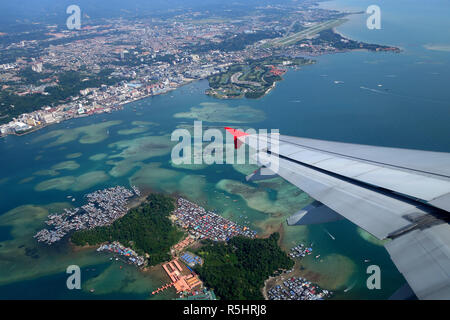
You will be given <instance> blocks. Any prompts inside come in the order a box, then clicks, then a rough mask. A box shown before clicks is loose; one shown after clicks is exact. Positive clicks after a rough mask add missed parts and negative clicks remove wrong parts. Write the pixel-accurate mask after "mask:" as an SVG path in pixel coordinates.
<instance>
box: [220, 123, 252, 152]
mask: <svg viewBox="0 0 450 320" xmlns="http://www.w3.org/2000/svg"><path fill="white" fill-rule="evenodd" d="M225 130H227V131H228V132H229V133H231V134H232V135H233V137H234V148H235V149H238V148H239V147H240V146H241V145H242V142H241V141H240V140H238V138H239V137H243V136H248V133H245V132H244V131H240V130H236V129H233V128H230V127H225Z"/></svg>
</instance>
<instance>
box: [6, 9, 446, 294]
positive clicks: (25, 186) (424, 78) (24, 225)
mask: <svg viewBox="0 0 450 320" xmlns="http://www.w3.org/2000/svg"><path fill="white" fill-rule="evenodd" d="M400 2H401V1H400ZM438 2H439V1H436V3H438ZM361 3H362V4H361ZM413 3H414V6H413V7H412V9H411V8H410V11H409V13H405V12H404V11H403V9H402V8H403V7H402V6H401V5H398V6H397V5H395V6H393V5H392V4H390V2H386V4H385V5H386V9H385V10H384V9H383V3H382V5H381V8H382V10H383V12H384V11H386V14H385V15H383V16H384V17H385V18H383V19H385V20H386V21H385V20H383V21H384V22H383V30H378V31H369V30H367V29H365V28H363V27H361V25H363V26H364V24H365V17H364V16H353V17H352V18H351V20H350V21H349V22H348V23H346V24H344V25H343V26H341V27H339V31H340V32H342V33H344V34H346V35H349V36H352V37H354V38H356V39H359V40H365V41H370V42H377V43H382V44H385V43H387V44H391V45H400V46H401V47H402V48H403V50H404V51H403V52H402V53H401V54H385V53H368V52H351V53H343V54H336V55H328V56H323V57H319V58H317V63H316V64H315V65H312V66H307V67H305V68H302V69H301V70H299V71H290V72H289V73H288V74H287V75H286V76H285V79H284V81H282V82H280V83H278V84H277V87H276V88H275V89H274V90H273V91H272V92H271V93H270V94H269V95H267V96H266V97H264V98H262V99H259V100H233V101H218V100H214V99H212V98H210V97H207V96H205V95H204V94H203V92H204V90H205V89H206V87H207V83H206V82H204V81H202V82H197V83H193V84H190V85H188V86H185V87H183V88H180V89H179V90H176V91H175V92H172V93H169V94H167V95H163V96H158V97H153V98H149V99H145V100H141V101H138V102H135V103H132V104H130V105H128V106H126V108H125V109H124V110H122V111H119V112H116V113H113V114H110V115H100V116H94V117H89V118H82V119H77V120H73V121H69V122H64V123H61V124H58V125H54V126H51V127H48V128H45V129H43V130H40V131H38V132H35V133H33V134H30V135H26V136H23V137H12V136H11V137H7V138H5V139H1V140H0V154H1V155H2V156H1V157H0V298H58V299H59V298H67V299H71V298H100V299H102V298H110V299H117V298H123V299H128V298H130V299H145V298H149V297H150V296H149V292H151V291H152V290H154V289H155V288H157V287H159V286H160V285H161V284H163V283H164V282H166V281H167V279H166V278H165V275H164V274H162V273H161V272H153V273H142V272H138V271H137V270H136V269H134V268H133V267H128V266H125V267H124V268H123V269H120V268H119V267H120V265H121V264H120V263H118V262H111V261H110V260H109V256H108V255H99V254H97V253H95V252H93V251H92V250H84V251H78V252H74V251H73V250H72V249H71V248H70V247H69V246H68V245H67V244H66V243H61V244H59V245H57V246H55V247H50V248H47V247H46V246H42V245H38V244H36V243H35V242H34V240H33V239H32V235H33V234H34V233H35V232H36V231H37V230H39V229H40V228H42V227H43V221H44V220H45V216H46V215H47V214H48V213H49V212H57V211H58V210H60V209H61V208H62V207H66V206H70V205H75V206H77V205H79V204H81V203H82V202H83V201H82V195H83V194H85V193H88V192H90V191H92V190H96V189H99V188H103V187H108V186H113V185H117V184H121V185H125V186H128V185H129V184H130V183H133V184H137V185H139V186H140V187H141V188H143V189H146V190H154V191H159V192H166V193H172V194H181V195H183V196H185V197H188V198H189V199H191V200H194V201H197V202H199V203H201V204H203V205H205V206H207V207H208V208H211V209H216V210H217V211H218V212H219V213H221V214H223V215H224V216H226V217H227V218H230V219H233V220H235V221H237V222H240V223H244V221H245V220H247V221H248V222H249V224H250V225H251V227H253V228H255V229H257V230H258V231H260V232H265V231H273V230H277V229H279V227H280V224H281V225H283V230H284V239H283V246H284V247H286V248H289V247H291V246H293V245H294V244H296V243H298V242H299V241H302V242H306V243H313V248H314V255H316V254H320V255H321V259H317V260H316V259H314V258H313V257H310V258H308V259H306V260H305V261H304V266H305V268H306V271H305V272H306V273H307V275H308V276H310V277H311V278H313V279H315V280H317V281H318V282H319V283H320V284H321V285H323V286H324V287H326V288H331V289H335V290H336V292H337V295H336V297H337V298H345V299H347V298H348V299H353V298H355V299H357V298H360V299H361V298H362V299H378V298H387V297H389V296H390V295H391V294H392V293H393V292H394V291H395V290H396V289H397V288H398V287H399V286H401V285H402V284H403V283H404V279H403V278H402V276H401V275H400V274H399V273H398V271H397V270H396V269H395V266H394V265H393V264H392V262H391V261H390V259H389V257H388V255H387V253H386V251H385V250H384V248H383V247H382V246H380V245H379V243H374V241H373V239H371V238H368V237H367V235H366V234H363V233H361V232H360V231H358V229H357V228H356V227H355V226H354V225H353V224H351V223H349V222H347V221H340V222H336V223H331V224H326V225H320V226H312V227H308V228H306V227H287V226H286V225H285V223H284V220H285V218H286V217H287V216H289V214H292V213H294V212H295V210H298V209H299V208H301V206H304V205H306V204H308V203H309V202H310V201H311V199H309V198H308V197H307V196H306V195H305V194H303V193H301V192H300V191H298V190H297V189H296V188H295V187H292V186H290V185H289V184H287V183H285V182H283V181H282V180H281V179H277V180H274V181H269V182H264V183H259V184H255V183H251V184H248V183H245V182H244V181H245V179H244V174H243V173H242V171H246V172H248V171H251V170H252V168H249V167H242V166H239V167H233V166H225V165H215V166H209V167H203V166H199V167H183V168H181V167H173V166H172V165H171V164H170V163H169V159H170V150H171V146H172V144H171V143H170V141H169V136H168V135H169V134H170V133H171V132H172V131H173V130H174V129H175V128H176V127H177V126H180V125H181V126H190V125H192V123H193V120H194V119H190V118H175V117H174V115H175V114H179V113H185V112H187V111H189V110H190V108H191V107H201V108H202V110H203V111H209V110H211V108H212V109H215V110H218V109H220V110H222V111H221V114H220V115H219V119H221V121H220V122H207V121H205V122H204V126H219V127H223V126H224V125H229V124H230V120H236V114H237V115H238V117H237V118H238V119H239V114H240V113H239V112H241V115H242V118H243V119H247V120H245V121H250V122H247V123H239V124H238V125H237V126H239V125H241V126H245V127H254V128H268V129H271V128H278V129H280V132H281V133H282V134H288V135H296V136H303V137H311V138H319V139H329V140H337V141H346V142H355V143H364V144H374V145H384V146H394V147H404V148H419V149H426V150H435V151H446V152H450V143H449V140H448V137H449V133H450V129H449V127H448V120H449V118H450V117H449V116H450V106H449V101H450V92H449V91H448V89H447V84H448V75H449V74H450V54H449V52H446V51H442V50H441V49H440V51H437V50H435V49H433V50H429V49H427V48H426V47H424V45H427V44H436V43H439V44H441V45H443V44H445V43H447V44H450V40H449V39H448V35H447V33H446V32H444V31H443V30H444V27H446V26H439V27H441V29H439V30H440V34H441V36H440V37H439V36H437V35H436V34H439V33H438V32H433V33H432V32H431V31H435V30H436V28H437V27H438V25H437V22H436V21H446V20H445V17H444V16H443V13H442V12H441V10H439V9H438V8H437V7H435V8H434V9H433V8H431V9H430V8H429V7H427V8H428V9H427V10H428V11H430V12H429V15H428V16H427V17H429V19H430V20H432V21H433V23H431V24H429V25H426V26H424V28H423V29H422V28H418V27H417V26H415V25H414V26H412V27H411V26H409V25H408V23H407V22H408V21H409V19H410V17H411V15H412V16H414V12H415V13H416V14H417V16H419V15H418V13H419V12H420V10H421V8H422V5H420V4H419V2H413ZM439 3H441V2H439ZM338 4H339V5H341V6H344V7H352V8H357V9H359V10H361V8H365V7H367V6H365V5H364V2H359V1H358V2H356V1H339V3H338ZM322 5H327V6H336V5H337V3H336V2H332V3H327V4H322ZM396 12H397V13H398V14H397V13H396ZM447 12H448V11H447ZM420 18H421V19H422V20H423V19H425V17H424V15H420ZM402 21H403V22H402ZM419 22H421V21H420V19H419ZM443 23H444V22H443ZM445 23H447V22H445ZM447 27H448V26H447ZM427 28H428V29H427ZM430 28H431V29H430ZM408 30H410V32H408ZM411 30H413V31H414V32H415V33H413V32H412V31H411ZM446 30H448V28H447V29H446ZM411 34H414V37H413V36H411ZM430 34H432V35H430ZM433 48H434V47H433ZM334 81H342V82H343V83H340V84H336V83H335V82H334ZM380 84H381V85H382V86H378V85H380ZM205 103H207V104H205ZM208 103H210V104H208ZM211 103H213V104H212V105H211ZM242 106H245V107H244V108H243V107H242ZM248 108H252V109H250V110H253V111H252V112H254V114H255V115H256V114H258V117H256V116H255V117H254V118H253V121H254V122H252V120H248V117H244V116H245V113H246V112H248V110H249V109H248ZM207 115H208V114H207V113H202V114H197V116H198V117H206V116H207ZM206 119H207V118H206ZM214 121H217V120H214ZM94 124H97V125H94ZM234 126H236V125H234ZM67 161H71V162H70V163H67ZM61 163H62V164H61ZM54 179H56V180H54ZM68 195H71V196H74V197H75V198H76V199H77V201H76V202H74V203H68V199H67V196H68ZM327 232H329V233H330V234H332V235H333V236H334V237H335V239H336V240H332V239H331V237H330V236H329V235H328V234H327ZM369 240H370V241H369ZM30 252H32V253H30ZM365 259H370V260H371V262H370V263H374V264H377V265H379V266H380V267H381V270H382V290H379V291H370V290H368V289H367V288H366V286H365V280H366V277H367V275H366V273H365V270H366V267H367V263H365V262H364V260H365ZM70 264H78V265H80V266H81V267H82V270H83V278H82V287H83V290H81V291H76V292H73V291H69V290H67V289H66V288H65V279H66V274H65V273H64V271H65V268H66V267H67V266H68V265H70ZM93 269H95V270H93ZM348 287H353V288H352V289H351V290H350V291H348V292H347V293H345V292H343V290H344V289H346V288H348ZM91 288H94V289H95V293H90V292H89V290H90V289H91ZM171 297H173V292H170V291H167V292H166V293H165V294H164V295H160V296H157V297H156V298H159V299H162V298H163V299H164V298H171Z"/></svg>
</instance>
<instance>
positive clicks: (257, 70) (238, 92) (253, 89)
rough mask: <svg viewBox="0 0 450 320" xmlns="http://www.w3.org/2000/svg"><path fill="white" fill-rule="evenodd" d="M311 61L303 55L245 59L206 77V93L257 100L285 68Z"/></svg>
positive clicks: (227, 97) (224, 97) (272, 84)
mask: <svg viewBox="0 0 450 320" xmlns="http://www.w3.org/2000/svg"><path fill="white" fill-rule="evenodd" d="M312 63H314V60H311V59H305V58H293V59H289V58H285V57H269V58H264V59H257V60H247V61H246V62H245V63H244V64H236V65H233V66H231V67H229V68H228V70H227V71H225V72H222V73H219V74H216V75H213V76H211V77H209V78H208V81H209V86H210V89H207V90H206V94H207V95H209V96H212V97H215V98H219V99H238V98H243V97H246V98H250V99H256V98H260V97H262V96H264V95H265V94H267V93H268V92H269V91H270V90H271V89H272V88H273V87H274V86H275V83H276V82H277V81H281V80H282V77H281V76H282V75H283V74H284V73H286V69H282V68H286V67H299V66H303V65H308V64H312Z"/></svg>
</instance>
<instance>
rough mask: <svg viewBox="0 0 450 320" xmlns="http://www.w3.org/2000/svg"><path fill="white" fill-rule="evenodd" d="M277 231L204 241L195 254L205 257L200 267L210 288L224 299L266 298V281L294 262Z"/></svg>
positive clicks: (199, 269)
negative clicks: (259, 236) (280, 243)
mask: <svg viewBox="0 0 450 320" xmlns="http://www.w3.org/2000/svg"><path fill="white" fill-rule="evenodd" d="M279 238H280V235H279V234H278V233H274V234H272V235H271V236H270V237H269V238H267V239H249V238H244V237H235V238H232V239H231V240H230V241H229V242H228V243H223V242H218V243H215V242H212V241H209V240H208V241H204V246H202V247H201V248H199V249H198V250H197V251H196V253H197V254H198V255H200V256H201V257H202V258H203V259H204V261H205V262H204V264H203V266H202V267H199V268H197V270H196V271H197V272H198V273H199V275H200V277H201V278H202V279H203V281H205V284H206V285H207V286H208V287H211V288H214V291H215V292H216V294H217V295H218V296H219V297H220V298H221V299H224V300H237V299H238V300H244V299H250V300H257V299H263V296H262V292H261V288H262V287H263V286H264V281H265V280H266V279H267V278H268V277H270V276H271V275H273V274H274V272H275V271H277V270H280V269H290V268H292V267H293V265H294V261H292V260H291V259H290V258H289V257H288V256H287V255H286V253H285V252H283V251H282V250H281V249H280V247H279V246H278V244H277V242H278V240H279Z"/></svg>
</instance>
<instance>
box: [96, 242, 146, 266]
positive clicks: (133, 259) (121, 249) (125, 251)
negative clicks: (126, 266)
mask: <svg viewBox="0 0 450 320" xmlns="http://www.w3.org/2000/svg"><path fill="white" fill-rule="evenodd" d="M102 251H106V252H110V253H113V254H115V255H118V256H121V257H123V258H125V261H126V262H128V263H130V264H134V265H136V266H138V267H142V266H144V265H145V258H144V257H141V256H139V255H138V254H137V253H136V252H135V251H134V250H133V249H131V248H127V247H125V246H123V245H121V244H120V243H119V242H117V241H114V242H113V243H110V244H103V245H101V246H100V247H99V248H98V249H97V252H102ZM111 259H112V258H111ZM117 259H118V258H116V260H117Z"/></svg>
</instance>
